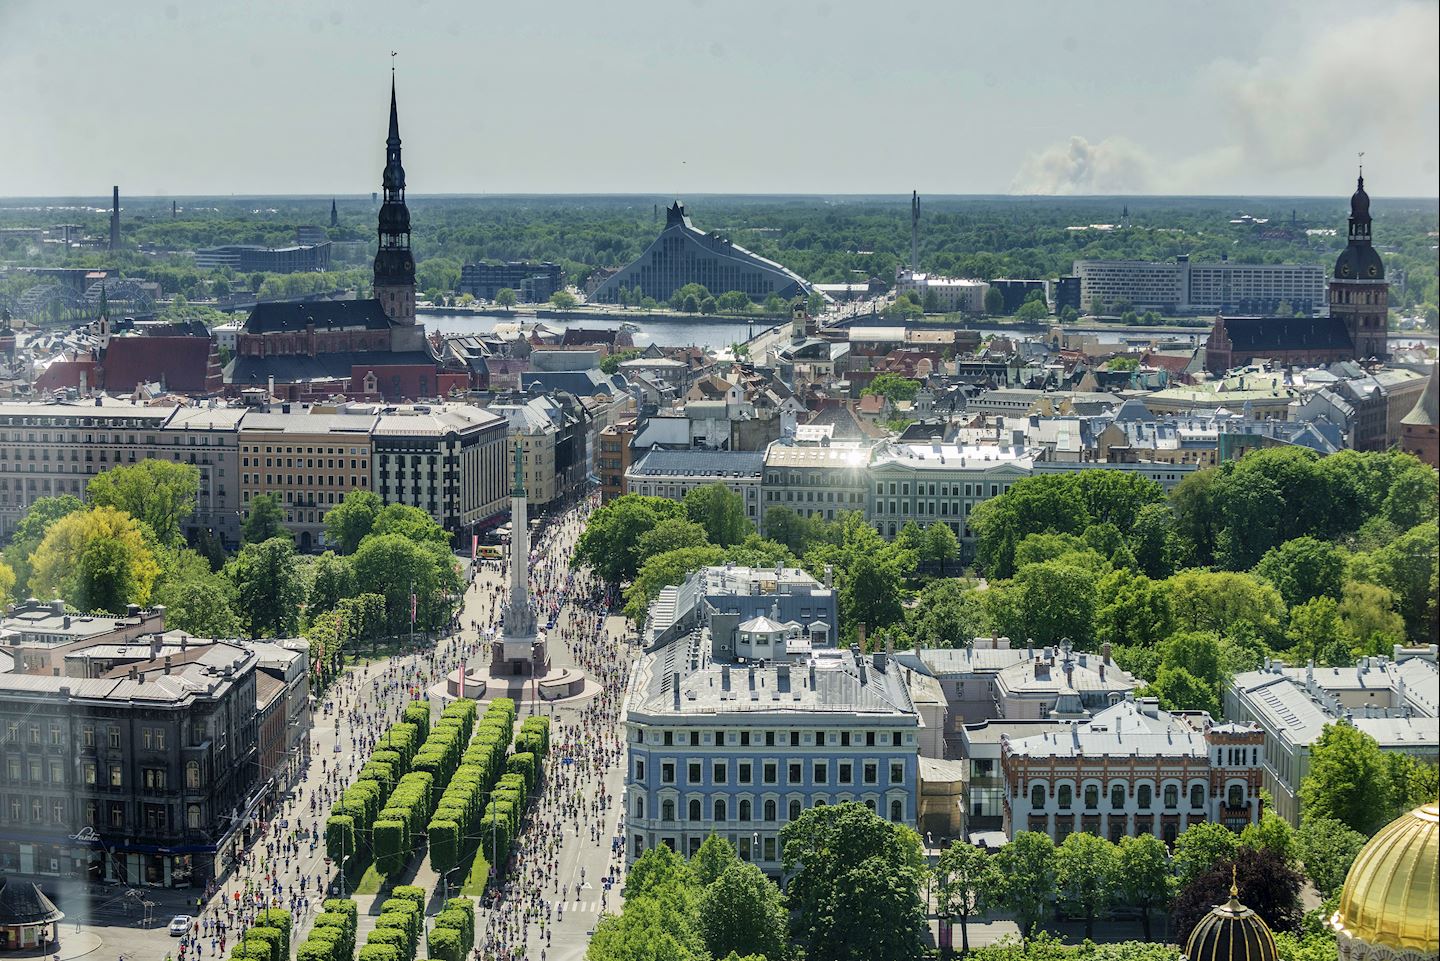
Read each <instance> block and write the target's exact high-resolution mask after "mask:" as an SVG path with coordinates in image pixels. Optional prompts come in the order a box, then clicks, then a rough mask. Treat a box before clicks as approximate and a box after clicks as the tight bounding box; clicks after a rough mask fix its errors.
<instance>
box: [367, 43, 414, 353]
mask: <svg viewBox="0 0 1440 961" xmlns="http://www.w3.org/2000/svg"><path fill="white" fill-rule="evenodd" d="M380 181H381V186H382V187H383V188H384V191H385V201H384V203H382V204H381V205H380V223H379V234H380V248H379V250H377V251H376V252H375V296H376V297H377V298H379V300H380V302H381V304H382V305H383V306H384V308H385V313H386V315H387V316H388V317H389V318H390V319H391V320H392V321H394V322H396V323H397V324H402V325H405V326H414V324H415V258H414V256H413V255H412V254H411V252H410V209H409V208H408V207H407V206H406V205H405V168H404V167H403V166H402V165H401V162H400V114H399V109H398V108H397V106H396V99H395V75H394V67H393V65H392V67H391V75H390V132H389V136H388V137H387V138H386V140H385V172H384V174H382V176H381V178H380Z"/></svg>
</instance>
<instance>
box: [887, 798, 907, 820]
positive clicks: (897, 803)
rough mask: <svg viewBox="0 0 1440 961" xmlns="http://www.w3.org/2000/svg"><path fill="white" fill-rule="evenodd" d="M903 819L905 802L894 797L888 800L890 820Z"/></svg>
mask: <svg viewBox="0 0 1440 961" xmlns="http://www.w3.org/2000/svg"><path fill="white" fill-rule="evenodd" d="M904 819H905V802H904V801H902V800H900V799H899V798H895V799H893V800H892V801H891V802H890V820H892V821H902V820H904Z"/></svg>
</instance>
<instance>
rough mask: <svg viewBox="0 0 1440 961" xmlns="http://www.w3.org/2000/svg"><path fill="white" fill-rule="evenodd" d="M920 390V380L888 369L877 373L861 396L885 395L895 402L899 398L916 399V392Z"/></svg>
mask: <svg viewBox="0 0 1440 961" xmlns="http://www.w3.org/2000/svg"><path fill="white" fill-rule="evenodd" d="M919 390H920V382H919V381H918V380H911V379H910V378H908V377H901V376H900V375H899V374H895V373H891V372H890V371H888V370H887V371H885V372H883V373H880V374H876V375H875V378H874V379H873V380H872V381H870V383H869V384H867V385H866V386H865V389H864V390H862V391H861V392H860V393H861V396H864V397H870V396H877V397H884V398H885V399H886V400H888V401H891V402H894V401H897V400H914V399H915V394H916V392H917V391H919Z"/></svg>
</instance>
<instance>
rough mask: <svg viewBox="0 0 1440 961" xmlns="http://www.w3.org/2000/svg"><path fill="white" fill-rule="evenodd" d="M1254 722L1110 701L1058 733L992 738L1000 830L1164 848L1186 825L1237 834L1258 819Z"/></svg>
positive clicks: (1150, 701) (1259, 737)
mask: <svg viewBox="0 0 1440 961" xmlns="http://www.w3.org/2000/svg"><path fill="white" fill-rule="evenodd" d="M1263 740H1264V734H1263V732H1262V731H1261V730H1260V728H1259V727H1258V726H1256V725H1245V724H1216V723H1213V722H1212V721H1211V719H1210V716H1209V715H1208V714H1205V713H1204V712H1193V713H1183V714H1182V713H1170V712H1167V711H1162V710H1160V703H1159V701H1158V700H1156V699H1155V698H1143V697H1142V698H1139V699H1138V700H1136V699H1133V698H1125V699H1123V700H1117V701H1116V703H1114V704H1113V705H1112V706H1110V707H1108V708H1106V709H1105V710H1103V711H1101V712H1100V713H1098V714H1096V715H1095V716H1094V717H1092V718H1089V719H1087V720H1079V721H1075V722H1073V723H1071V724H1069V725H1067V726H1066V727H1065V728H1064V729H1063V730H1051V731H1047V732H1042V733H1036V734H1031V735H1030V736H1029V737H1018V738H1014V739H1011V738H1003V739H1002V740H1001V766H1002V769H1003V772H1004V777H1005V786H1006V792H1005V816H1004V831H1005V833H1006V835H1007V836H1009V837H1014V835H1015V834H1016V832H1019V831H1038V832H1041V833H1043V834H1048V835H1049V836H1050V837H1051V838H1053V839H1054V840H1055V841H1056V843H1059V842H1060V841H1063V840H1064V839H1065V837H1066V836H1067V835H1069V834H1072V833H1074V832H1076V831H1084V832H1086V833H1087V834H1097V835H1099V836H1101V837H1108V838H1109V839H1110V840H1111V841H1117V842H1118V841H1119V840H1120V839H1121V838H1124V837H1134V836H1137V835H1140V834H1153V835H1154V836H1156V837H1158V838H1160V839H1161V840H1163V841H1164V842H1165V843H1166V844H1174V843H1175V839H1176V838H1177V837H1179V836H1180V834H1181V833H1183V832H1184V831H1185V829H1186V828H1188V827H1189V826H1190V825H1192V824H1199V823H1204V822H1209V823H1217V824H1224V825H1225V826H1226V827H1228V828H1230V829H1231V830H1233V831H1237V832H1238V831H1240V830H1241V829H1243V828H1244V827H1245V826H1246V825H1247V824H1252V823H1254V822H1256V821H1258V820H1259V819H1260V787H1261V784H1260V770H1261V759H1260V754H1261V747H1262V743H1263Z"/></svg>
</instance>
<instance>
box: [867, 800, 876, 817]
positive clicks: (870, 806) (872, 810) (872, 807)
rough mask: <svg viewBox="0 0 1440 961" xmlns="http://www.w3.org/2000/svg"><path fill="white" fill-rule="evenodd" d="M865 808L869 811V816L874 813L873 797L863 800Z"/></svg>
mask: <svg viewBox="0 0 1440 961" xmlns="http://www.w3.org/2000/svg"><path fill="white" fill-rule="evenodd" d="M865 806H866V807H867V808H869V809H870V813H871V814H874V813H875V799H874V798H873V797H867V798H866V799H865Z"/></svg>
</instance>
